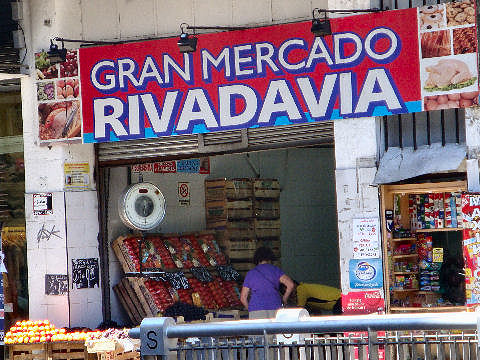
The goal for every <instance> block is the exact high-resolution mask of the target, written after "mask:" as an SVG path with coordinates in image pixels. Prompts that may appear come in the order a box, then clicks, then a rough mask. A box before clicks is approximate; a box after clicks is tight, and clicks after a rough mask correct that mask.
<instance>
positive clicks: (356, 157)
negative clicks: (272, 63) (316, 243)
mask: <svg viewBox="0 0 480 360" xmlns="http://www.w3.org/2000/svg"><path fill="white" fill-rule="evenodd" d="M376 129H377V127H376V120H375V118H361V119H345V120H336V121H335V122H334V134H335V181H336V192H337V216H338V238H339V247H340V268H341V269H342V272H341V274H342V277H341V285H342V293H343V294H347V293H348V292H350V291H351V290H352V289H350V277H349V261H350V259H352V258H353V253H352V246H351V242H352V235H353V233H352V229H353V219H360V218H378V217H379V201H378V189H377V187H375V186H371V184H372V183H373V179H374V177H375V173H376V170H377V168H376V165H375V161H376V154H377V136H376Z"/></svg>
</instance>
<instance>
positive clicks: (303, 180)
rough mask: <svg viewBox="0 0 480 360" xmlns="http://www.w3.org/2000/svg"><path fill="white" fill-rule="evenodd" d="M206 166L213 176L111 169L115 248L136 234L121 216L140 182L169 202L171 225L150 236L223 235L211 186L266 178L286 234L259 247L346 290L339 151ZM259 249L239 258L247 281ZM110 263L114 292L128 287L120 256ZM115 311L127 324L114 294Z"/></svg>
mask: <svg viewBox="0 0 480 360" xmlns="http://www.w3.org/2000/svg"><path fill="white" fill-rule="evenodd" d="M202 164H203V168H204V169H205V168H208V171H204V170H203V171H201V172H208V173H198V172H196V173H188V172H179V171H176V172H173V173H158V172H153V171H148V170H147V171H141V172H139V171H138V168H135V166H133V167H131V166H119V167H112V168H109V169H108V171H107V172H106V174H107V176H106V177H107V179H108V191H107V192H106V194H105V196H106V198H107V199H108V200H107V204H108V220H107V228H108V237H109V242H110V243H114V242H115V241H116V239H117V238H119V237H122V236H126V235H127V234H129V233H131V232H132V231H131V230H129V229H128V228H127V227H126V226H125V225H124V224H123V223H122V221H121V219H120V217H119V216H118V199H119V197H120V196H121V193H122V191H123V189H124V188H125V187H126V186H127V185H129V184H133V183H137V182H139V180H140V178H142V179H143V181H144V182H150V183H153V184H155V185H157V186H158V188H159V189H160V191H161V192H162V193H163V195H164V197H165V201H166V214H165V218H164V220H163V222H162V223H161V224H160V225H159V226H158V227H157V228H155V229H153V230H152V231H150V232H149V233H156V234H185V233H191V232H199V231H205V230H213V231H215V228H212V226H211V222H210V220H212V219H210V218H209V216H210V215H211V214H212V211H211V206H212V205H211V203H210V202H209V199H208V196H209V195H208V192H207V191H206V190H207V189H206V186H207V187H208V186H210V185H206V184H211V181H213V180H217V179H227V180H234V179H240V181H244V180H247V181H254V180H255V179H263V180H266V183H269V184H271V183H273V184H277V185H278V186H279V193H278V194H279V196H278V197H276V198H272V199H265V198H264V199H261V200H262V201H263V203H264V204H265V203H267V205H268V204H270V205H268V206H270V208H269V209H270V210H271V209H272V208H271V207H272V206H278V209H279V214H278V212H277V215H278V218H277V216H273V218H269V219H271V220H267V221H270V222H272V223H273V222H275V223H276V224H278V225H276V226H278V229H275V230H278V231H276V232H273V233H271V235H272V236H270V237H269V238H268V239H263V238H262V239H259V238H257V239H256V240H258V244H260V243H262V245H267V246H270V247H272V249H273V250H274V252H275V254H276V256H277V257H278V260H279V261H278V262H277V264H278V265H279V266H281V268H282V270H283V271H284V272H285V273H287V274H288V275H290V276H291V277H292V279H294V280H295V281H297V282H299V283H300V282H306V283H315V284H322V285H327V286H329V287H334V288H338V289H339V288H340V271H339V254H338V242H337V238H338V235H337V219H336V202H335V201H336V200H335V198H336V195H335V178H334V149H333V147H323V146H322V147H305V148H288V149H280V150H268V151H259V152H251V153H241V154H229V155H217V156H210V157H209V158H208V162H206V161H205V158H202ZM183 182H185V183H188V186H189V193H190V196H189V199H188V204H187V205H185V203H184V204H181V203H180V200H179V195H178V186H179V183H183ZM244 200H246V201H248V199H241V200H240V201H239V202H241V201H244ZM256 200H259V199H257V198H254V199H253V201H256ZM254 204H255V202H254ZM252 216H254V215H250V217H252ZM234 220H235V221H243V220H248V219H234ZM209 228H210V229H209ZM277 247H278V248H277ZM254 250H255V248H253V249H251V250H250V251H244V252H242V254H243V257H245V259H241V258H240V259H231V263H232V266H233V268H234V269H236V270H239V272H240V274H242V275H244V274H245V272H246V270H248V269H250V268H252V267H253V266H252V264H251V261H252V260H251V256H253V253H254ZM228 254H229V253H228V251H227V256H228ZM230 254H231V253H230ZM231 256H233V255H231ZM235 256H236V255H235ZM240 257H242V256H240ZM109 262H110V267H109V272H110V284H111V286H112V287H113V286H115V284H117V283H119V282H120V281H121V280H122V276H123V271H122V267H121V264H119V259H118V257H117V256H116V255H115V254H114V252H113V251H110V254H109ZM247 262H249V263H250V264H247ZM247 265H250V266H247ZM240 283H241V280H240ZM111 311H112V319H113V320H114V321H116V322H118V323H122V322H124V321H125V320H126V314H125V311H124V309H122V305H121V303H120V302H119V299H118V296H116V294H115V293H114V292H113V290H112V292H111Z"/></svg>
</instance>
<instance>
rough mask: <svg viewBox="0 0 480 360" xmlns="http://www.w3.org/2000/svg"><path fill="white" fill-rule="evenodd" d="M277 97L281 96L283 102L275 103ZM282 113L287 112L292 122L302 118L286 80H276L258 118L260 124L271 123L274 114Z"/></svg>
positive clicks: (269, 89)
mask: <svg viewBox="0 0 480 360" xmlns="http://www.w3.org/2000/svg"><path fill="white" fill-rule="evenodd" d="M277 95H280V98H281V99H282V101H281V102H278V103H275V100H276V98H277ZM281 111H282V112H286V113H287V114H288V118H289V119H290V120H298V119H301V118H302V115H300V111H299V110H298V107H297V104H296V103H295V99H294V98H293V95H292V93H291V92H290V89H289V87H288V84H287V82H286V81H285V80H274V81H272V82H271V83H270V85H269V86H268V89H267V94H266V95H265V101H264V102H263V106H262V110H261V111H260V115H259V116H258V123H269V122H270V118H271V117H272V114H273V113H275V112H281Z"/></svg>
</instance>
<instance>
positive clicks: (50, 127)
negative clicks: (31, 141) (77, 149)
mask: <svg viewBox="0 0 480 360" xmlns="http://www.w3.org/2000/svg"><path fill="white" fill-rule="evenodd" d="M35 79H36V87H37V101H38V123H39V129H38V130H39V131H38V133H39V139H40V143H51V142H58V141H77V142H78V141H80V140H81V127H82V111H81V109H80V80H79V76H78V51H77V50H67V56H66V59H65V61H64V62H62V63H58V64H53V65H52V64H51V63H50V60H49V59H48V56H47V53H46V52H45V51H41V52H38V53H36V54H35Z"/></svg>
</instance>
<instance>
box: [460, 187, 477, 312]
mask: <svg viewBox="0 0 480 360" xmlns="http://www.w3.org/2000/svg"><path fill="white" fill-rule="evenodd" d="M462 216H463V228H464V229H463V259H464V262H465V263H464V270H465V301H466V304H467V305H477V304H480V260H479V259H480V194H473V193H470V194H467V193H464V194H462Z"/></svg>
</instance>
